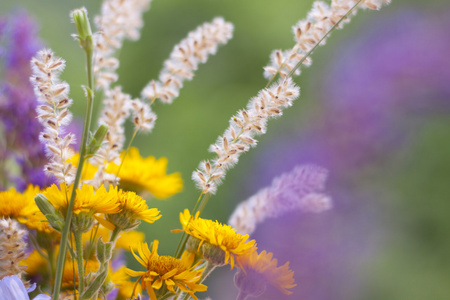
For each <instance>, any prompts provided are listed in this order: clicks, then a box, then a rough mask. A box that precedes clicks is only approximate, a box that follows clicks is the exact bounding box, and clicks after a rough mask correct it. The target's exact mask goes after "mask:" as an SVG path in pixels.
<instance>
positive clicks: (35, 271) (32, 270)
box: [20, 250, 49, 278]
mask: <svg viewBox="0 0 450 300" xmlns="http://www.w3.org/2000/svg"><path fill="white" fill-rule="evenodd" d="M43 251H44V252H45V250H43ZM20 264H21V265H24V266H27V269H26V272H27V274H28V275H29V276H36V275H40V276H41V277H43V278H46V277H47V276H48V275H49V273H48V269H49V268H48V267H49V263H48V261H47V260H46V259H45V258H43V257H42V255H40V254H39V253H38V252H37V251H36V250H33V251H32V252H31V253H30V255H29V256H28V257H27V258H25V259H23V260H22V261H21V262H20Z"/></svg>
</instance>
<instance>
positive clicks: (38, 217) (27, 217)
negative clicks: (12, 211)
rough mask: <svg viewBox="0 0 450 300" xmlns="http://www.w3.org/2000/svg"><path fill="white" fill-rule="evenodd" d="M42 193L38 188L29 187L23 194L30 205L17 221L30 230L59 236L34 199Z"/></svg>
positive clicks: (24, 209)
mask: <svg viewBox="0 0 450 300" xmlns="http://www.w3.org/2000/svg"><path fill="white" fill-rule="evenodd" d="M40 192H41V189H40V188H39V187H38V186H32V185H30V186H28V188H27V189H26V190H25V192H24V193H23V196H24V197H25V198H26V199H27V201H28V205H27V206H26V207H24V208H23V209H22V211H21V213H20V216H19V217H18V218H17V220H18V221H19V222H20V223H22V224H25V226H27V227H28V228H29V229H34V230H37V231H40V232H44V233H47V234H58V233H57V231H56V230H54V229H53V228H52V227H51V226H50V223H48V221H47V218H46V217H45V216H44V214H43V213H42V212H41V211H40V210H39V208H38V206H37V205H36V202H35V201H34V197H36V195H37V194H38V193H40Z"/></svg>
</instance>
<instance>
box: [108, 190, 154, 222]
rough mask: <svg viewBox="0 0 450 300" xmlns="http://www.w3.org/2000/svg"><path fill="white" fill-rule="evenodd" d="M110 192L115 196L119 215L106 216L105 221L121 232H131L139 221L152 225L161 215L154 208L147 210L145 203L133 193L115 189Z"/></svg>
mask: <svg viewBox="0 0 450 300" xmlns="http://www.w3.org/2000/svg"><path fill="white" fill-rule="evenodd" d="M110 192H113V193H114V194H115V198H116V203H117V205H118V209H119V210H120V212H119V213H114V214H107V215H106V220H107V221H108V222H110V223H112V224H114V226H116V227H118V228H119V229H121V230H125V231H127V230H131V229H133V228H135V227H137V226H138V225H139V223H140V220H142V221H144V222H147V223H153V222H155V221H156V220H158V219H159V218H161V215H160V214H159V210H157V209H156V208H148V206H147V202H146V201H145V199H142V197H140V196H138V195H136V193H134V192H126V191H123V190H119V189H118V188H117V187H116V188H115V189H111V190H110Z"/></svg>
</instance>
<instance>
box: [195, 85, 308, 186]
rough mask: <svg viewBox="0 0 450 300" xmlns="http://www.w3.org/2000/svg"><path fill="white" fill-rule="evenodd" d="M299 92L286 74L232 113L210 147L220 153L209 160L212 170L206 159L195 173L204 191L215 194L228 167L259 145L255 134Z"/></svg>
mask: <svg viewBox="0 0 450 300" xmlns="http://www.w3.org/2000/svg"><path fill="white" fill-rule="evenodd" d="M299 94H300V89H299V88H298V87H297V86H296V85H295V84H294V82H293V81H292V79H291V78H286V79H281V80H280V81H279V82H278V83H276V84H273V85H272V86H270V87H269V88H268V89H264V90H261V91H260V92H259V93H258V95H257V96H256V97H254V98H252V99H250V101H249V103H248V105H247V109H244V110H240V111H238V113H237V114H236V115H235V116H233V117H231V119H230V125H229V127H228V128H227V129H226V130H225V133H224V135H223V136H219V137H218V139H217V141H216V143H215V144H212V145H211V146H210V147H209V151H210V152H213V153H216V155H217V156H216V158H215V159H214V160H211V161H208V164H209V171H208V170H207V168H206V163H205V162H202V163H200V165H199V167H198V170H196V171H195V172H193V173H192V179H193V180H194V182H195V183H196V185H197V187H198V188H199V189H201V190H202V191H203V193H211V194H214V193H215V192H216V190H217V186H218V185H219V184H220V183H221V181H222V180H223V178H224V176H225V174H226V171H227V170H228V169H230V168H232V167H233V166H234V165H235V164H236V163H237V162H238V160H239V157H240V155H241V154H242V153H243V152H246V151H248V150H249V149H250V148H251V147H253V146H256V144H257V141H256V139H255V136H256V135H259V134H262V133H265V131H266V124H267V121H268V120H269V119H270V118H273V117H276V116H279V115H281V111H282V109H283V108H285V107H288V106H291V105H292V102H293V101H294V100H295V99H296V98H297V97H298V96H299Z"/></svg>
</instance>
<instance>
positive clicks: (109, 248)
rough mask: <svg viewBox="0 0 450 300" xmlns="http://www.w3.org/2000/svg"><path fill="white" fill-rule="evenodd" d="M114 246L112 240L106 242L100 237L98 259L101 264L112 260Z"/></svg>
mask: <svg viewBox="0 0 450 300" xmlns="http://www.w3.org/2000/svg"><path fill="white" fill-rule="evenodd" d="M113 246H114V245H113V243H111V242H107V243H104V242H103V240H102V238H99V239H98V242H97V259H98V261H99V262H100V263H101V264H103V263H105V262H108V261H110V260H111V258H112V252H113Z"/></svg>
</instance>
